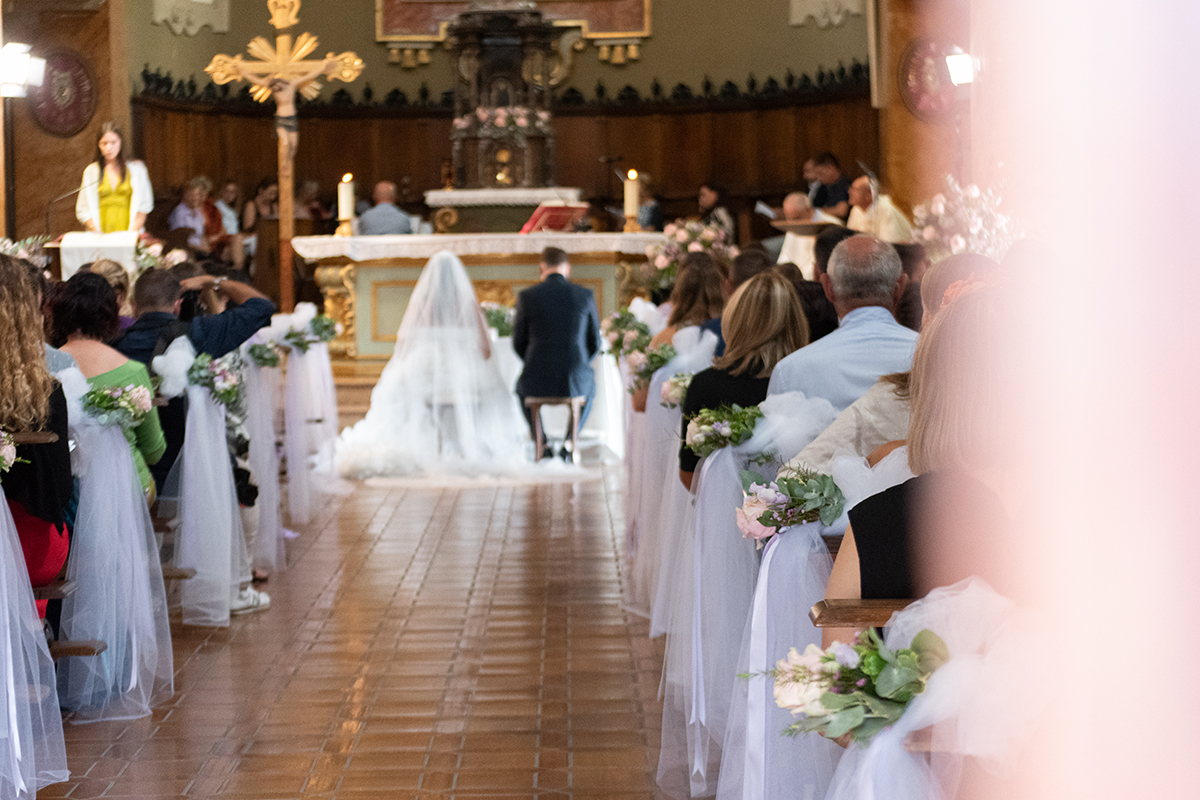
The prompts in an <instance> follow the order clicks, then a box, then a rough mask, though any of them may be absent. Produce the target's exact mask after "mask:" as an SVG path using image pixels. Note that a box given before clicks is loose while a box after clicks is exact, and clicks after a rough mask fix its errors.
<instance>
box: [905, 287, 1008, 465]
mask: <svg viewBox="0 0 1200 800" xmlns="http://www.w3.org/2000/svg"><path fill="white" fill-rule="evenodd" d="M1008 295H1009V289H1008V287H1006V286H1004V285H996V284H993V285H984V284H980V283H973V284H971V285H969V286H968V287H966V288H965V290H964V291H963V292H960V293H959V295H958V296H957V297H955V298H954V299H953V300H952V301H951V302H950V303H948V304H947V305H946V306H945V307H944V308H942V309H941V311H939V312H938V314H937V316H936V317H934V318H933V319H932V320H930V321H929V323H928V324H927V325H926V326H925V327H924V329H923V330H922V331H921V337H920V338H919V339H918V340H917V348H916V352H915V353H914V355H913V368H912V377H911V382H910V386H909V394H910V397H911V402H912V406H911V417H910V423H909V429H908V460H909V465H910V467H911V468H912V470H913V472H914V473H916V474H918V475H920V474H922V473H926V472H933V471H941V470H968V471H969V470H971V469H972V468H975V467H979V466H983V465H985V464H987V463H990V462H991V461H992V458H993V457H994V456H995V454H996V453H997V448H998V447H1001V446H1002V444H1001V442H1002V439H1003V437H1004V431H1005V429H1006V427H1007V424H1006V420H1008V419H1010V415H1009V412H1008V411H1007V410H1006V409H1005V408H1004V406H1005V404H1006V401H1005V395H1004V384H1005V382H1006V380H1005V378H1004V377H1002V373H1003V366H1002V365H1003V361H1004V358H1003V353H1002V350H1001V348H1002V347H1003V344H1004V343H1005V342H1006V341H1008V338H1007V337H1006V336H1005V334H1004V330H1003V329H1004V327H1005V325H1004V324H1003V323H1002V322H1001V318H1002V317H1003V316H1004V314H1005V311H1004V309H1005V308H1006V307H1007V306H1008V305H1009V301H1008Z"/></svg>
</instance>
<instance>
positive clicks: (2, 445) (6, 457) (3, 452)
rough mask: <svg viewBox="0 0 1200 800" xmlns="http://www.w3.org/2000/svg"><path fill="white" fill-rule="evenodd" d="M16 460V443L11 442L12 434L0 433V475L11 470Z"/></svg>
mask: <svg viewBox="0 0 1200 800" xmlns="http://www.w3.org/2000/svg"><path fill="white" fill-rule="evenodd" d="M18 460H19V459H18V458H17V443H16V442H14V441H13V437H12V434H11V433H8V432H6V431H0V475H3V474H4V473H6V472H8V471H9V470H10V469H12V465H13V464H15V463H17V461H18Z"/></svg>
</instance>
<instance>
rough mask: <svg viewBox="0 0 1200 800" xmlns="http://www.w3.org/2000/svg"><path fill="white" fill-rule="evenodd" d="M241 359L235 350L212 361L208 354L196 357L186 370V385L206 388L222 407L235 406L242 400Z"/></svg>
mask: <svg viewBox="0 0 1200 800" xmlns="http://www.w3.org/2000/svg"><path fill="white" fill-rule="evenodd" d="M241 368H242V357H241V355H240V354H239V353H238V351H237V350H234V351H233V352H231V353H229V354H228V355H224V356H221V357H220V358H217V359H214V358H213V357H212V356H210V355H209V354H208V353H201V354H200V355H198V356H196V360H195V361H193V362H192V366H191V367H189V368H188V372H187V379H188V383H190V384H191V385H193V386H204V387H206V388H207V389H208V390H209V391H210V392H211V393H212V396H213V399H214V400H216V401H217V402H218V403H220V404H221V405H223V406H236V405H237V404H238V403H239V402H240V401H241V398H242V389H243V386H242V376H241V375H240V374H239V373H240V370H241Z"/></svg>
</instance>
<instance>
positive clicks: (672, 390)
mask: <svg viewBox="0 0 1200 800" xmlns="http://www.w3.org/2000/svg"><path fill="white" fill-rule="evenodd" d="M691 385H692V373H690V372H677V373H675V375H674V376H673V377H671V378H668V379H667V380H666V381H664V382H663V385H662V407H663V408H678V407H679V406H681V405H683V398H684V397H685V396H686V395H687V389H688V387H689V386H691Z"/></svg>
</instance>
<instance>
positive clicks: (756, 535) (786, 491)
mask: <svg viewBox="0 0 1200 800" xmlns="http://www.w3.org/2000/svg"><path fill="white" fill-rule="evenodd" d="M741 476H742V491H743V492H744V493H745V500H744V501H743V502H742V507H741V508H739V509H738V510H737V526H738V530H740V531H741V532H742V538H743V539H754V540H755V543H756V544H757V546H758V549H760V550H761V549H762V546H763V543H764V542H765V541H766V540H767V539H769V538H771V537H772V536H774V535H775V534H777V533H779V532H780V531H781V530H783V529H784V528H789V527H791V526H792V525H802V524H804V523H806V522H816V521H817V520H821V522H823V523H824V524H826V525H832V524H833V523H834V522H835V521H836V520H837V518H838V517H840V516H841V515H842V509H843V508H845V505H846V498H845V497H844V496H843V495H842V490H841V489H839V488H838V485H837V484H836V483H834V482H833V478H831V477H829V476H828V475H822V474H820V473H817V472H812V471H811V470H807V469H802V468H801V469H797V468H792V467H784V468H783V469H782V470H780V472H779V475H778V476H777V477H776V478H775V480H773V481H771V480H767V479H766V478H764V477H763V476H762V475H759V474H758V473H757V472H752V471H750V470H742V473H741Z"/></svg>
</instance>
